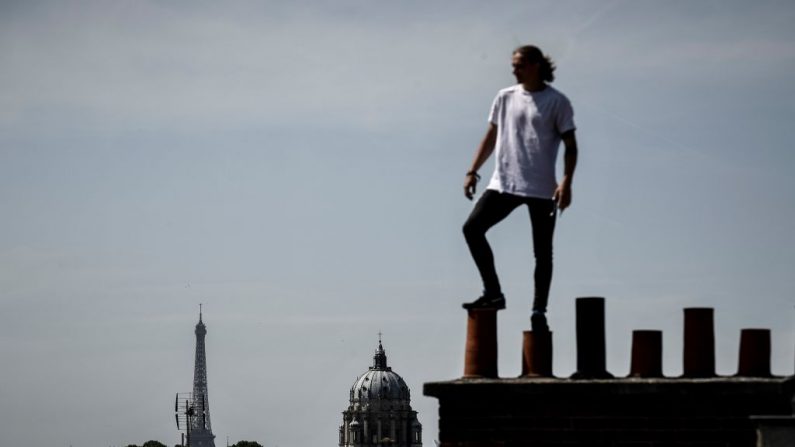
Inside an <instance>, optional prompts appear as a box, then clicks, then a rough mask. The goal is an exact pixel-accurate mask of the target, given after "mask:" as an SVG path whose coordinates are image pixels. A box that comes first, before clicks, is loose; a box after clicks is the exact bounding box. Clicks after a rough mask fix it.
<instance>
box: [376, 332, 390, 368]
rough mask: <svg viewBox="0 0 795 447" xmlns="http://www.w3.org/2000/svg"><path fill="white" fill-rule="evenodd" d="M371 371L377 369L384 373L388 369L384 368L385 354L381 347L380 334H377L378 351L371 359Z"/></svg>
mask: <svg viewBox="0 0 795 447" xmlns="http://www.w3.org/2000/svg"><path fill="white" fill-rule="evenodd" d="M373 369H378V370H382V371H385V370H387V369H389V368H387V366H386V352H385V351H384V346H383V345H381V333H380V332H379V333H378V349H376V350H375V356H374V357H373Z"/></svg>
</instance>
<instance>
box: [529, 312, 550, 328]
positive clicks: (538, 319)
mask: <svg viewBox="0 0 795 447" xmlns="http://www.w3.org/2000/svg"><path fill="white" fill-rule="evenodd" d="M530 327H531V328H532V329H533V332H549V325H547V316H546V315H545V314H544V313H543V312H533V315H532V316H530Z"/></svg>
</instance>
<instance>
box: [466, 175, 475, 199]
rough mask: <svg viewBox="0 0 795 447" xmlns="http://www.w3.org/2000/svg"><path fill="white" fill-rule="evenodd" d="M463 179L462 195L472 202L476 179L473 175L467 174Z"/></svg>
mask: <svg viewBox="0 0 795 447" xmlns="http://www.w3.org/2000/svg"><path fill="white" fill-rule="evenodd" d="M464 178H465V180H464V195H465V196H466V198H467V199H469V200H472V198H473V197H475V186H476V185H477V184H478V178H477V176H476V175H475V174H467V176H466V177H464Z"/></svg>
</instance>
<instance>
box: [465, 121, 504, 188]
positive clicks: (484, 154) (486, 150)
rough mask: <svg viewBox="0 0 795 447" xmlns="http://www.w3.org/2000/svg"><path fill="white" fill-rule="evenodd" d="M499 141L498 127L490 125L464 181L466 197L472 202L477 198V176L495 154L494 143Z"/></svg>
mask: <svg viewBox="0 0 795 447" xmlns="http://www.w3.org/2000/svg"><path fill="white" fill-rule="evenodd" d="M496 141H497V125H496V124H494V123H489V128H488V129H487V130H486V135H484V136H483V141H481V142H480V145H479V146H478V150H477V151H476V152H475V157H474V158H473V159H472V165H471V166H470V168H469V172H467V175H466V179H465V180H464V195H465V196H466V198H467V199H469V200H472V198H473V197H474V196H475V185H477V183H478V177H477V176H476V175H475V174H476V173H477V172H478V169H480V167H481V166H483V163H485V162H486V160H488V159H489V157H490V156H491V153H492V152H494V143H495V142H496Z"/></svg>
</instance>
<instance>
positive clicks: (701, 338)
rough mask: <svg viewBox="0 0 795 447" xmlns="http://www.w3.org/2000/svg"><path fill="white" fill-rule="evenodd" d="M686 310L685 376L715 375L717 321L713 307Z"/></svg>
mask: <svg viewBox="0 0 795 447" xmlns="http://www.w3.org/2000/svg"><path fill="white" fill-rule="evenodd" d="M684 311H685V335H684V346H685V348H684V364H683V369H684V374H683V376H684V377H715V323H714V318H713V315H714V309H712V308H711V307H691V308H687V309H685V310H684Z"/></svg>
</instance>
